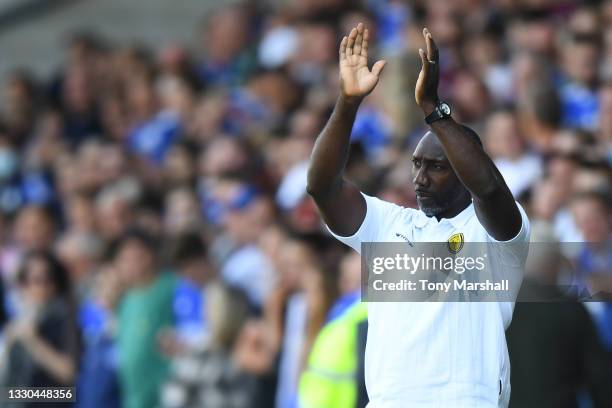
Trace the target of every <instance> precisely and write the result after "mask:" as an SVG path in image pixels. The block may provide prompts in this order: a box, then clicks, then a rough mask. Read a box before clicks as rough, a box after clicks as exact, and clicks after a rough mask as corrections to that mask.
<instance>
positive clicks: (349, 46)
mask: <svg viewBox="0 0 612 408" xmlns="http://www.w3.org/2000/svg"><path fill="white" fill-rule="evenodd" d="M356 37H357V29H356V28H353V29H352V30H351V33H350V34H349V36H348V44H347V45H346V55H353V46H354V45H355V38H356Z"/></svg>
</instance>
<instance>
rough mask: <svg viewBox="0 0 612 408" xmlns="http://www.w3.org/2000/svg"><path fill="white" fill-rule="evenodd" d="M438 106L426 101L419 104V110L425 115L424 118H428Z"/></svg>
mask: <svg viewBox="0 0 612 408" xmlns="http://www.w3.org/2000/svg"><path fill="white" fill-rule="evenodd" d="M437 105H438V101H437V100H436V101H428V102H423V103H422V104H421V110H422V111H423V113H424V114H425V116H429V115H430V114H431V113H432V112H433V111H435V110H436V106H437Z"/></svg>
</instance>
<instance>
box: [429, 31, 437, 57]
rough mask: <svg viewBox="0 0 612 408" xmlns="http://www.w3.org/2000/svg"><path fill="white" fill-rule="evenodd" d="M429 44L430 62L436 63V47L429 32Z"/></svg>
mask: <svg viewBox="0 0 612 408" xmlns="http://www.w3.org/2000/svg"><path fill="white" fill-rule="evenodd" d="M428 31H429V30H428ZM429 42H430V44H431V60H430V61H436V62H438V58H439V52H438V46H437V45H436V42H435V41H434V39H433V35H432V34H431V32H429Z"/></svg>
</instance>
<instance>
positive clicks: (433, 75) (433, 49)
mask: <svg viewBox="0 0 612 408" xmlns="http://www.w3.org/2000/svg"><path fill="white" fill-rule="evenodd" d="M423 37H424V38H425V43H426V45H427V51H424V50H423V49H422V48H419V55H420V56H421V72H420V73H419V78H418V79H417V83H416V87H415V89H414V97H415V99H416V103H417V104H418V105H419V106H420V107H421V109H423V111H425V113H426V114H429V113H431V112H432V111H433V110H434V108H435V106H436V103H437V102H438V82H439V81H440V56H439V53H438V47H437V46H436V43H435V42H434V40H433V37H432V35H431V33H430V32H429V30H428V29H427V28H424V29H423Z"/></svg>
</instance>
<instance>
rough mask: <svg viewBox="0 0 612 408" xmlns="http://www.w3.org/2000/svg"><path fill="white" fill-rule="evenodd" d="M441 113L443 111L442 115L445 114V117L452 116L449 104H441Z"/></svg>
mask: <svg viewBox="0 0 612 408" xmlns="http://www.w3.org/2000/svg"><path fill="white" fill-rule="evenodd" d="M440 111H442V113H443V114H444V115H450V113H451V108H450V106H448V104H447V103H441V104H440Z"/></svg>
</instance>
